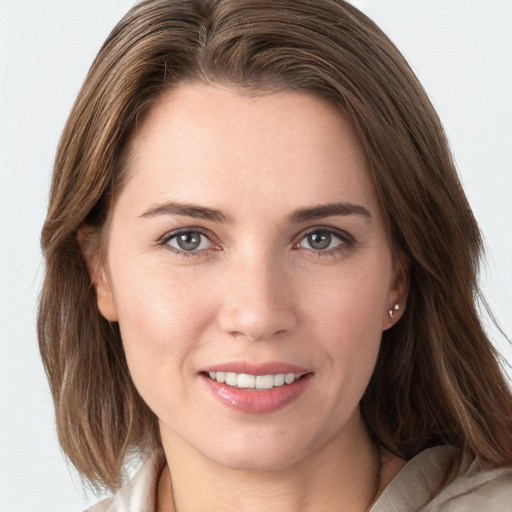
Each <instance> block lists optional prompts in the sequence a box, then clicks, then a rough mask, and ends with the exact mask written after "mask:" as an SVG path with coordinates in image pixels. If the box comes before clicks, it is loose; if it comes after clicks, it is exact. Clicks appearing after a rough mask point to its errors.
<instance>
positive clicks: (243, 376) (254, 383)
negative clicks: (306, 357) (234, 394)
mask: <svg viewBox="0 0 512 512" xmlns="http://www.w3.org/2000/svg"><path fill="white" fill-rule="evenodd" d="M204 374H205V375H206V376H208V377H209V378H210V379H211V380H213V381H215V382H218V383H220V384H225V385H226V386H230V387H233V388H238V389H255V390H260V391H263V390H268V389H273V388H279V387H282V386H288V385H290V384H293V383H294V382H295V381H297V380H299V379H300V378H302V377H304V375H305V374H300V373H275V374H268V375H252V374H250V373H235V372H223V371H220V372H204Z"/></svg>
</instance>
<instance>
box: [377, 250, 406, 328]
mask: <svg viewBox="0 0 512 512" xmlns="http://www.w3.org/2000/svg"><path fill="white" fill-rule="evenodd" d="M408 274H409V273H408V265H407V261H406V259H405V256H401V257H399V258H397V260H396V263H395V271H394V277H393V282H392V284H391V288H390V290H389V297H388V303H387V308H386V312H385V313H384V320H383V326H382V329H383V330H384V331H385V330H386V329H389V328H390V327H392V326H393V325H395V324H396V323H397V322H398V321H399V320H400V318H401V317H402V316H403V314H404V311H405V307H406V304H407V296H408V294H409V276H408Z"/></svg>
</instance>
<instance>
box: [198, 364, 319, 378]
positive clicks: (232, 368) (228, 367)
mask: <svg viewBox="0 0 512 512" xmlns="http://www.w3.org/2000/svg"><path fill="white" fill-rule="evenodd" d="M202 371H204V372H232V373H246V374H249V375H276V374H279V373H285V374H286V373H295V374H300V375H304V374H306V373H310V370H308V369H306V368H303V367H301V366H297V365H295V364H290V363H283V362H280V361H268V362H264V363H254V362H250V361H228V362H225V363H219V364H213V365H211V366H207V367H205V368H204V369H203V370H202Z"/></svg>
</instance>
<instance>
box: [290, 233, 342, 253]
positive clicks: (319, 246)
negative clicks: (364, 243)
mask: <svg viewBox="0 0 512 512" xmlns="http://www.w3.org/2000/svg"><path fill="white" fill-rule="evenodd" d="M347 242H348V240H347V237H344V236H343V235H341V234H338V233H335V232H333V231H329V230H327V229H317V230H315V231H311V232H309V233H307V234H306V235H305V236H304V237H303V238H302V239H301V241H300V242H299V243H298V247H300V248H303V249H312V250H314V251H328V250H329V249H335V248H337V247H338V246H340V245H342V244H344V243H345V244H346V243H347Z"/></svg>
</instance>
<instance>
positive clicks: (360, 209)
mask: <svg viewBox="0 0 512 512" xmlns="http://www.w3.org/2000/svg"><path fill="white" fill-rule="evenodd" d="M348 215H359V216H362V217H364V219H365V220H366V221H368V222H371V221H372V215H371V213H370V212H369V210H368V209H367V208H365V207H364V206H361V205H359V204H352V203H329V204H322V205H319V206H313V207H311V208H301V209H299V210H296V211H294V212H293V213H291V214H290V215H289V216H288V220H289V221H290V222H292V223H294V224H299V223H301V222H307V221H310V220H316V219H322V218H324V217H333V216H343V217H345V216H348Z"/></svg>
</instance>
